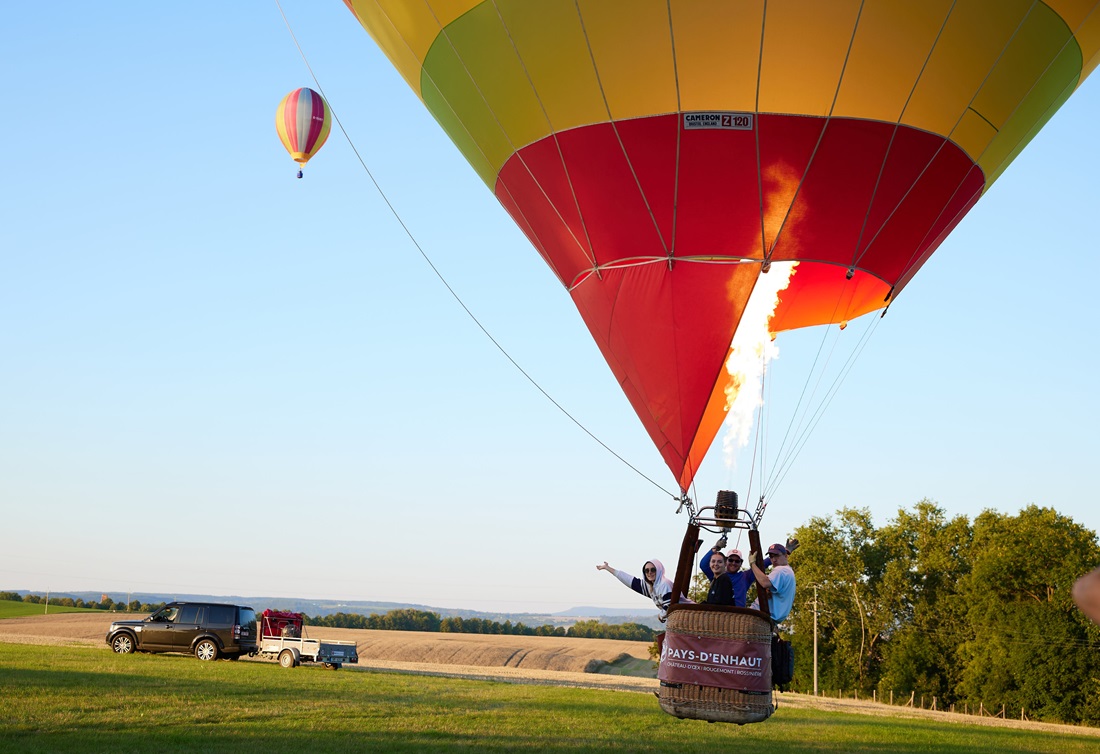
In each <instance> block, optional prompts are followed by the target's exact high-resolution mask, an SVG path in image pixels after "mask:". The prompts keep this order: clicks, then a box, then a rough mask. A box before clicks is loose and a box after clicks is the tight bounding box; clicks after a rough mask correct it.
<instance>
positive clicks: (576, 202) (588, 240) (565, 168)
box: [456, 0, 602, 277]
mask: <svg viewBox="0 0 1100 754" xmlns="http://www.w3.org/2000/svg"><path fill="white" fill-rule="evenodd" d="M493 8H494V9H495V10H496V12H497V18H499V19H500V25H501V28H503V29H504V33H505V34H506V35H507V36H508V42H509V43H510V44H511V45H512V50H513V51H514V52H515V54H516V60H517V61H518V62H519V65H520V68H522V69H523V75H524V76H525V77H526V78H527V83H528V84H530V85H531V93H532V94H533V95H534V97H535V101H536V102H538V103H539V108H540V109H541V110H542V116H543V118H545V119H546V126H547V128H549V129H550V136H551V138H553V139H554V149H556V150H557V153H558V159H559V160H561V169H562V172H564V173H565V180H566V182H567V183H568V184H569V193H570V195H571V196H572V197H573V207H574V208H575V209H576V210H577V217H578V218H580V221H581V230H582V231H583V232H584V241H585V245H586V247H587V249H588V254H587V256H588V259H589V261H590V262H591V263H592V269H593V270H595V272H596V276H597V277H602V275H601V273H600V267H599V265H598V264H597V263H596V253H595V252H594V251H593V250H592V236H591V235H590V234H589V232H588V221H587V220H586V219H585V216H584V212H582V211H581V203H580V199H579V198H578V197H577V188H576V186H575V185H574V184H573V175H572V174H571V173H570V172H569V165H568V163H567V162H566V161H565V153H564V152H563V151H562V148H561V142H560V141H559V140H558V132H557V129H556V128H554V124H553V123H552V122H551V121H550V114H549V113H548V112H547V111H546V105H545V103H544V102H543V101H542V97H541V96H540V95H539V91H538V89H537V88H536V87H535V81H534V79H532V78H531V71H530V70H529V69H528V68H527V64H526V63H524V62H523V56H522V55H520V54H519V47H518V46H517V45H516V40H515V38H514V37H513V36H512V31H511V29H509V28H508V24H507V23H506V22H505V21H504V15H503V14H502V13H501V12H500V5H499V4H498V3H497V0H493ZM456 54H457V53H456ZM486 106H488V103H486ZM516 155H517V158H518V159H519V160H520V162H521V163H522V164H523V167H524V168H525V169H526V170H527V174H528V175H530V176H531V178H532V180H534V181H535V185H537V186H538V187H539V190H540V191H542V194H543V196H545V197H546V200H547V203H548V204H550V206H551V207H553V208H554V211H555V212H556V213H557V215H558V218H559V219H561V221H562V224H563V225H565V226H566V228H567V229H568V227H569V226H568V223H566V222H565V218H564V217H562V215H561V213H560V212H558V209H557V207H556V206H554V203H553V202H551V201H550V198H549V196H547V194H546V191H545V189H543V188H542V184H541V183H540V182H539V180H538V179H537V178H535V175H534V173H533V171H532V170H531V169H530V167H529V166H528V165H527V162H526V161H525V160H524V159H523V156H522V155H520V154H519V153H518V152H517V153H516ZM570 233H571V234H572V231H571V230H570ZM577 241H578V243H579V242H580V239H577Z"/></svg>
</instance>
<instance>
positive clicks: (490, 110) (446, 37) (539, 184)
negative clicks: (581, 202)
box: [379, 0, 596, 282]
mask: <svg viewBox="0 0 1100 754" xmlns="http://www.w3.org/2000/svg"><path fill="white" fill-rule="evenodd" d="M424 5H425V7H426V8H427V9H428V12H429V13H430V14H431V16H432V18H433V19H435V22H436V25H437V26H439V32H440V34H439V36H441V37H442V38H443V39H444V40H445V41H446V42H447V44H448V45H449V46H450V48H451V51H452V52H453V53H454V56H455V59H456V60H458V61H459V63H461V64H462V70H463V71H464V72H465V74H466V77H467V78H468V79H469V80H470V84H471V85H472V86H473V88H474V90H475V91H477V93H478V96H479V97H481V101H482V103H483V104H484V105H485V109H486V111H487V112H488V113H489V115H491V116H492V118H493V121H494V122H495V123H496V125H497V127H498V128H499V129H500V132H501V134H503V136H504V139H505V140H506V141H507V142H508V146H509V148H510V149H511V150H512V154H513V155H514V156H515V158H516V159H517V160H518V161H519V163H520V165H522V166H523V169H524V170H526V171H527V175H528V176H530V178H531V182H532V183H534V184H535V186H537V187H538V189H539V192H540V193H541V194H542V196H543V198H545V199H546V203H547V204H548V205H549V206H550V208H551V209H552V210H553V211H554V214H555V215H557V217H558V220H559V222H560V223H561V225H562V227H563V228H564V229H565V231H566V233H568V234H569V236H570V237H571V238H572V239H573V242H574V243H576V245H577V248H578V249H580V251H581V253H582V254H584V256H585V257H586V258H587V259H588V260H589V262H590V263H591V264H592V266H593V268H595V267H596V259H595V254H593V252H592V249H591V245H590V242H589V247H588V248H586V247H585V244H583V243H581V240H580V239H579V238H577V236H576V234H575V233H574V232H573V229H572V228H571V227H570V226H569V223H567V222H566V221H565V218H564V217H562V214H561V212H560V211H559V210H558V208H557V206H556V205H555V204H554V202H552V201H551V200H550V196H549V195H548V194H547V193H546V189H545V188H544V187H543V185H542V182H541V181H539V179H538V177H537V176H536V175H535V173H534V171H533V170H531V166H530V165H528V164H527V161H526V160H524V158H523V154H522V153H520V151H519V149H517V147H516V145H515V143H513V142H512V137H511V135H510V134H509V133H508V131H507V130H506V129H505V128H504V124H503V123H501V122H500V118H499V117H498V116H497V113H496V111H495V110H494V109H493V108H492V106H491V105H490V104H489V100H488V98H487V97H486V96H485V92H483V91H482V90H481V87H480V86H478V84H477V81H476V80H475V79H474V76H473V74H472V73H470V69H469V67H468V66H467V65H466V61H465V60H463V58H462V56H461V55H460V54H459V51H458V47H456V46H455V44H454V42H453V41H452V40H451V37H450V35H449V34H448V33H447V29H446V27H445V26H444V25H443V23H442V22H441V21H440V20H439V17H438V16H437V15H436V14H435V11H434V9H433V8H432V7H431V5H430V4H429V3H428V0H424ZM379 10H380V11H381V12H382V13H383V15H386V13H385V11H384V10H382V9H381V6H379ZM386 20H387V21H389V22H390V25H391V26H393V28H394V30H395V31H396V30H397V27H396V25H394V23H393V21H392V20H391V19H390V17H389V16H388V15H386ZM502 23H503V22H502ZM505 31H507V29H505ZM399 36H400V34H399ZM509 38H510V37H509ZM401 39H402V41H404V42H405V45H406V47H407V46H408V42H407V41H406V40H405V38H404V37H401ZM514 49H515V47H514V45H513V50H514ZM410 52H412V50H411V48H410ZM518 57H519V56H518V54H517V58H518ZM522 64H523V63H522V60H521V61H520V65H521V66H522ZM420 73H421V75H422V76H423V77H425V78H427V79H428V81H429V82H431V84H432V86H433V87H435V89H436V91H437V92H439V93H440V95H441V96H442V95H443V90H442V89H441V88H440V87H439V86H438V85H437V84H436V83H435V80H434V79H433V78H432V76H431V74H430V73H428V71H427V69H426V68H425V67H424V65H423V63H422V64H421V66H420ZM536 99H538V97H537V94H536ZM443 101H444V102H445V103H446V104H447V107H448V108H450V110H451V113H452V114H453V115H454V116H455V120H456V121H457V122H458V124H459V125H460V126H462V129H463V130H464V131H465V132H466V135H467V136H469V137H470V141H471V142H473V143H474V144H475V145H477V148H478V151H479V152H481V154H482V157H484V158H485V162H486V163H488V164H489V165H492V162H491V161H490V160H489V158H488V157H487V156H486V155H485V152H484V150H482V149H481V145H480V143H478V141H477V140H476V139H475V138H474V135H473V134H472V133H470V130H469V129H468V128H466V124H465V123H463V122H462V119H461V118H460V117H459V115H458V112H457V111H456V110H455V109H454V106H453V105H452V104H451V101H450V100H449V99H447V98H446V97H443ZM539 105H540V106H541V105H542V102H541V100H539ZM543 114H544V115H545V110H543ZM547 126H548V127H549V128H550V129H551V133H553V128H552V127H551V126H550V123H549V120H548V121H547ZM555 143H557V140H556V139H555ZM501 167H503V166H501ZM496 175H497V179H498V180H499V179H500V173H499V171H498V172H497V174H496ZM570 187H571V188H572V183H570ZM492 193H493V194H494V196H495V191H494V192H492ZM509 194H511V192H510V191H509ZM498 201H499V200H498ZM517 209H519V208H518V206H517ZM519 211H520V214H523V210H522V209H520V210H519ZM524 221H525V222H526V216H524ZM582 221H583V217H582ZM527 227H529V228H531V232H535V231H534V227H533V226H532V225H531V223H530V222H527ZM582 227H583V228H584V232H585V240H586V241H588V228H587V226H585V225H582ZM539 243H540V245H542V242H541V240H540V241H539ZM555 272H557V270H556V269H555ZM560 277H561V276H560V275H559V278H560ZM562 282H564V281H562Z"/></svg>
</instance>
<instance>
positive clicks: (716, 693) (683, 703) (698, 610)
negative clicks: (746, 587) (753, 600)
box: [659, 605, 775, 725]
mask: <svg viewBox="0 0 1100 754" xmlns="http://www.w3.org/2000/svg"><path fill="white" fill-rule="evenodd" d="M665 625H666V628H665V633H666V641H667V635H668V634H677V633H679V634H687V635H691V636H696V637H711V638H716V639H733V640H738V641H749V642H754V643H759V644H761V645H762V646H761V650H762V651H764V652H766V654H765V660H764V668H765V673H766V674H767V679H768V684H767V685H768V687H769V689H770V687H771V683H770V681H771V639H772V624H771V621H770V620H769V619H768V617H767V616H765V615H764V614H763V613H761V612H759V611H757V610H749V609H746V608H738V607H716V606H713V605H673V606H672V608H671V609H670V610H669V613H668V622H667V623H666V624H665ZM659 699H660V703H661V709H662V710H664V711H665V712H667V713H668V714H670V715H673V716H674V717H680V718H691V719H695V720H709V721H712V722H723V723H737V724H739V725H744V724H745V723H759V722H763V721H764V720H767V719H768V718H769V717H771V714H772V712H774V711H775V707H774V705H773V704H772V692H771V691H770V690H769V691H767V692H747V691H739V690H737V689H726V688H716V687H713V686H696V685H692V684H686V683H685V684H671V685H670V684H666V683H664V682H662V683H661V687H660V693H659Z"/></svg>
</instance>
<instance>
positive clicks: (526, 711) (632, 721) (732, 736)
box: [0, 643, 1100, 754]
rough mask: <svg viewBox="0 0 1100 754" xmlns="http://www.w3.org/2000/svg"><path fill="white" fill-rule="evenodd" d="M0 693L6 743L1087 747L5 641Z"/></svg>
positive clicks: (903, 722) (614, 695)
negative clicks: (760, 718)
mask: <svg viewBox="0 0 1100 754" xmlns="http://www.w3.org/2000/svg"><path fill="white" fill-rule="evenodd" d="M0 700H2V703H0V751H13V752H16V751H17V752H57V751H65V752H143V751H149V752H160V753H163V752H242V751H243V752H248V751H255V752H302V753H303V754H319V753H320V752H352V751H395V752H418V753H423V752H452V751H531V752H541V751H551V752H553V751H561V752H565V751H569V752H574V751H592V752H596V751H609V750H611V751H630V752H663V751H668V752H715V751H726V750H729V748H728V747H737V750H738V751H750V750H752V751H761V752H768V753H771V752H852V751H870V752H913V753H914V754H917V753H918V752H920V753H921V754H924V753H925V752H951V753H952V754H954V753H956V752H981V751H988V752H1059V753H1060V754H1067V753H1072V752H1088V753H1089V754H1095V753H1096V752H1097V751H1100V741H1098V739H1097V738H1095V737H1090V736H1083V735H1082V736H1078V735H1074V734H1061V733H1048V732H1040V731H1021V730H1012V729H1002V728H990V727H982V726H971V725H964V724H951V723H943V722H938V721H924V720H912V719H902V718H887V717H872V716H862V715H852V714H843V713H829V712H821V711H813V710H804V709H798V710H796V709H784V708H782V707H781V708H780V710H779V712H778V713H777V715H776V716H774V717H773V718H772V719H771V720H769V721H767V722H765V723H760V724H756V725H748V726H743V727H737V726H731V725H724V724H719V723H716V724H707V723H704V722H699V721H689V720H677V719H675V718H672V717H669V716H667V715H665V714H663V713H662V712H660V710H659V709H658V707H657V700H656V699H654V698H653V696H651V695H648V694H638V693H630V692H613V691H597V690H587V689H569V688H557V687H550V686H533V685H520V684H509V683H494V682H487V681H467V680H456V679H450V678H436V677H428V676H413V675H397V674H386V673H373V672H363V671H357V670H353V669H347V668H346V669H344V670H341V671H331V670H325V669H324V668H321V667H306V666H303V667H300V668H295V669H292V670H286V669H283V668H280V667H279V666H277V665H275V664H272V663H260V662H244V661H242V662H229V661H219V662H212V663H203V662H199V661H198V660H196V659H195V658H194V657H190V656H183V655H140V654H139V655H122V656H120V655H115V654H113V653H111V652H108V651H106V650H103V649H92V648H82V647H47V646H35V645H26V644H5V643H0ZM745 747H748V748H745Z"/></svg>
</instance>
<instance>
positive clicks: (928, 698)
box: [818, 689, 1031, 720]
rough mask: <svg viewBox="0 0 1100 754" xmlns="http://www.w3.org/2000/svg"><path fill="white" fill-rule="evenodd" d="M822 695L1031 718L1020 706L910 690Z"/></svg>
mask: <svg viewBox="0 0 1100 754" xmlns="http://www.w3.org/2000/svg"><path fill="white" fill-rule="evenodd" d="M818 696H820V697H827V698H830V699H834V698H835V699H852V700H855V701H857V702H859V701H862V702H871V703H873V704H885V705H889V706H894V707H911V708H913V709H926V710H932V711H938V712H953V713H955V714H960V715H972V716H974V717H999V718H1001V719H1002V720H1006V719H1010V718H1011V719H1015V720H1030V719H1031V718H1030V717H1028V714H1027V710H1025V709H1024V708H1023V707H1021V708H1020V711H1019V714H1018V715H1017V713H1016V710H1015V708H1013V709H1009V708H1008V707H1007V705H1005V704H1000V705H999V706H998V705H996V704H991V705H986V703H985V702H981V701H980V702H978V703H977V704H976V705H975V704H972V703H970V702H961V703H951V704H944V703H943V702H942V701H941V700H940V699H939V698H938V697H936V696H932V695H926V694H921V695H920V696H918V695H917V692H915V691H911V692H909V696H905V695H904V694H899V695H895V694H894V692H893V691H890V692H889V694H888V695H881V696H880V695H879V693H878V692H877V691H872V692H871V694H870V696H868V695H867V694H866V693H864V694H863V695H862V696H861V695H860V693H859V691H858V690H853V691H847V690H844V689H835V690H832V691H822V692H821V693H819V694H818Z"/></svg>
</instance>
